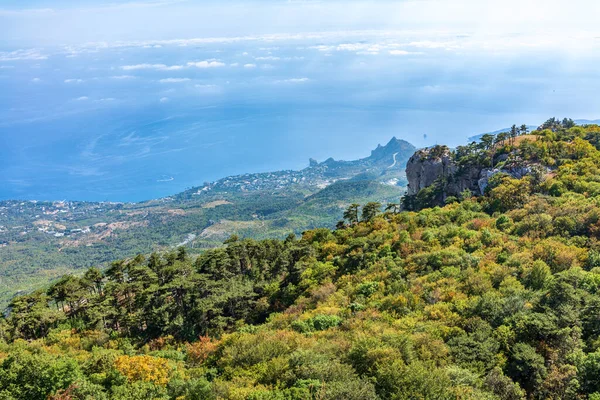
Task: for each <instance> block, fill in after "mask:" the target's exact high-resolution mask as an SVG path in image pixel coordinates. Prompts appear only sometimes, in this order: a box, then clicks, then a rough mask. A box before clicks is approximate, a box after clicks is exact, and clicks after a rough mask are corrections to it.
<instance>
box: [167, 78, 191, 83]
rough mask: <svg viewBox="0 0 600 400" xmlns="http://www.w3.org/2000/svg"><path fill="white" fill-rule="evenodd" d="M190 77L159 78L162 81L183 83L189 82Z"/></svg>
mask: <svg viewBox="0 0 600 400" xmlns="http://www.w3.org/2000/svg"><path fill="white" fill-rule="evenodd" d="M189 81H190V78H166V79H161V80H159V82H160V83H182V82H189Z"/></svg>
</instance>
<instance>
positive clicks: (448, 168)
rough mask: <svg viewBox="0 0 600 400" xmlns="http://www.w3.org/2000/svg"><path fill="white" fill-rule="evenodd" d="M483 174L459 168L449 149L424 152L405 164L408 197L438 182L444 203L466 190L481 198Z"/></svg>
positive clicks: (475, 170)
mask: <svg viewBox="0 0 600 400" xmlns="http://www.w3.org/2000/svg"><path fill="white" fill-rule="evenodd" d="M481 171H482V168H479V167H477V166H467V167H459V166H458V165H457V164H456V162H455V161H454V158H453V156H452V153H451V152H450V149H448V148H447V147H446V146H435V147H432V148H427V149H421V150H419V151H417V152H416V153H415V154H414V155H413V156H412V157H411V158H410V159H409V160H408V163H407V164H406V178H407V179H408V191H407V194H408V195H416V194H417V193H419V191H421V190H422V189H425V188H427V187H429V186H431V185H433V184H434V183H436V182H437V183H439V185H440V190H441V193H440V196H441V199H440V200H441V201H443V200H445V199H446V197H448V196H458V195H460V194H461V193H462V192H464V191H465V190H466V189H468V190H470V191H471V192H472V193H474V194H479V192H480V190H479V179H480V175H481Z"/></svg>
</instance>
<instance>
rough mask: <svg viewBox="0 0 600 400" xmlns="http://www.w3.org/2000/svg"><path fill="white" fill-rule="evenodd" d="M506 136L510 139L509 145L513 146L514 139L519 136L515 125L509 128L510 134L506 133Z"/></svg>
mask: <svg viewBox="0 0 600 400" xmlns="http://www.w3.org/2000/svg"><path fill="white" fill-rule="evenodd" d="M508 136H509V137H510V142H511V144H513V145H514V144H515V139H516V137H517V136H519V129H518V128H517V126H516V125H513V126H511V127H510V132H509V133H508Z"/></svg>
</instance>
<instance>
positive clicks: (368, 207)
mask: <svg viewBox="0 0 600 400" xmlns="http://www.w3.org/2000/svg"><path fill="white" fill-rule="evenodd" d="M380 212H381V203H379V202H375V201H371V202H369V203H367V204H365V205H364V206H363V209H362V215H361V217H362V220H363V221H371V220H373V218H375V217H376V216H377V214H379V213H380Z"/></svg>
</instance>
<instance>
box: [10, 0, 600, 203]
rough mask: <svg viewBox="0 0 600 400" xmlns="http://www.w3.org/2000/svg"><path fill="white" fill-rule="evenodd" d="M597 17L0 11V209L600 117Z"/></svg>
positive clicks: (267, 7) (180, 5)
mask: <svg viewBox="0 0 600 400" xmlns="http://www.w3.org/2000/svg"><path fill="white" fill-rule="evenodd" d="M597 15H600V4H597V2H592V1H581V0H573V1H570V2H569V4H568V6H566V5H565V2H564V1H552V0H549V1H548V0H546V1H537V0H527V1H523V0H521V1H513V0H505V1H481V0H479V1H474V0H455V1H444V0H415V1H344V2H338V1H308V0H307V1H276V0H263V1H260V2H258V1H220V2H216V1H215V2H211V1H168V0H165V1H151V2H150V1H146V2H144V1H139V2H118V1H112V2H111V1H110V0H108V1H96V0H83V1H78V2H72V1H68V2H67V1H60V0H59V1H57V0H54V1H45V0H28V1H23V0H20V1H15V0H3V1H2V3H0V199H12V198H19V199H43V200H56V199H65V198H67V199H72V200H94V201H102V200H111V201H139V200H143V199H149V198H156V197H161V196H168V195H169V194H174V193H176V192H178V191H181V190H183V189H185V188H188V187H191V186H196V185H200V184H202V183H203V182H205V181H211V180H215V179H219V178H221V177H224V176H227V175H231V174H240V173H245V172H262V171H270V170H277V169H300V168H304V167H305V166H306V165H307V163H308V162H307V161H308V158H309V157H313V158H316V159H318V160H324V159H326V158H328V157H330V156H331V157H334V158H336V159H354V158H359V157H365V156H368V154H369V151H370V149H373V148H375V147H376V146H377V144H378V143H386V142H387V141H388V140H389V139H390V138H391V137H392V136H396V137H398V138H402V139H406V140H408V141H410V142H411V143H413V144H415V145H416V146H429V145H433V144H436V143H445V144H449V145H451V146H456V145H458V144H463V143H464V142H465V141H466V138H467V137H469V136H472V135H474V134H478V133H483V132H488V131H494V130H497V129H500V128H504V127H506V126H510V125H512V124H513V123H516V124H522V123H526V124H532V125H535V124H540V123H541V122H543V121H544V120H545V119H547V118H549V117H551V116H557V117H563V116H568V117H572V118H575V119H577V118H584V119H597V118H600V115H598V114H599V113H598V111H597V110H599V109H600V107H599V106H600V98H599V97H598V96H597V93H598V91H599V89H600V77H599V76H598V74H597V67H596V66H597V65H598V61H599V58H600V52H599V49H600V48H599V46H600V28H598V27H597V26H596V25H597V23H596V21H595V16H597Z"/></svg>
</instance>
